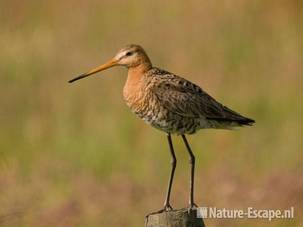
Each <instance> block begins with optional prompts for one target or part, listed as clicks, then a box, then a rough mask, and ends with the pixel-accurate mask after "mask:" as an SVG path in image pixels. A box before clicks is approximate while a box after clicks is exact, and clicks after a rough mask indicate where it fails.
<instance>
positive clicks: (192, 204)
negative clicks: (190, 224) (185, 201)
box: [187, 203, 199, 213]
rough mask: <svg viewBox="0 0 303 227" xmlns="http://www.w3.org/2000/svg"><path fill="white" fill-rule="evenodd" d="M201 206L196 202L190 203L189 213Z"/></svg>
mask: <svg viewBox="0 0 303 227" xmlns="http://www.w3.org/2000/svg"><path fill="white" fill-rule="evenodd" d="M198 207H199V206H198V205H197V204H195V203H190V204H189V207H188V209H187V210H188V213H190V212H191V211H192V210H196V209H197V208H198Z"/></svg>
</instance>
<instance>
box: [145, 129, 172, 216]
mask: <svg viewBox="0 0 303 227" xmlns="http://www.w3.org/2000/svg"><path fill="white" fill-rule="evenodd" d="M167 140H168V145H169V151H170V154H171V165H172V166H171V172H170V177H169V181H168V187H167V193H166V197H165V201H164V208H163V209H161V210H159V211H156V212H152V213H149V214H148V215H146V218H147V217H148V216H149V215H152V214H158V213H162V212H163V211H168V210H172V209H173V208H172V207H171V205H170V202H169V201H170V192H171V187H172V184H173V179H174V174H175V169H176V166H177V159H176V155H175V152H174V147H173V143H172V140H171V135H170V134H167Z"/></svg>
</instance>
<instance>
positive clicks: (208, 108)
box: [69, 45, 255, 212]
mask: <svg viewBox="0 0 303 227" xmlns="http://www.w3.org/2000/svg"><path fill="white" fill-rule="evenodd" d="M119 65H120V66H125V67H127V68H128V77H127V80H126V83H125V86H124V89H123V97H124V99H125V101H126V103H127V105H128V106H129V107H130V109H131V110H132V112H134V113H135V114H136V115H138V116H139V117H140V118H141V119H143V120H144V121H145V122H147V123H148V124H150V125H151V126H153V127H155V128H157V129H160V130H162V131H164V132H165V133H166V134H167V140H168V145H169V150H170V154H171V164H172V167H171V172H170V177H169V181H168V188H167V193H166V198H165V202H164V208H163V209H162V210H160V211H159V212H161V211H166V210H172V207H171V205H170V193H171V187H172V183H173V178H174V173H175V169H176V164H177V159H176V156H175V152H174V148H173V144H172V139H171V134H177V135H181V136H182V139H183V142H184V144H185V147H186V149H187V151H188V154H189V160H190V166H191V172H190V194H189V208H190V209H191V208H194V207H196V205H195V203H194V170H195V156H194V154H193V152H192V150H191V148H190V146H189V143H188V141H187V139H186V137H185V134H193V133H195V132H197V131H198V130H199V129H206V128H215V129H231V128H233V127H235V126H244V125H252V124H253V123H254V122H255V121H254V120H252V119H249V118H247V117H243V116H241V115H240V114H238V113H237V112H235V111H233V110H231V109H229V108H228V107H226V106H224V105H222V104H220V103H219V102H217V101H216V100H215V99H214V98H212V97H211V96H210V95H208V94H207V93H206V92H205V91H203V90H202V89H201V88H200V87H199V86H197V85H195V84H194V83H192V82H190V81H188V80H186V79H184V78H182V77H180V76H177V75H175V74H173V73H170V72H167V71H165V70H162V69H159V68H156V67H153V66H152V63H151V61H150V59H149V57H148V56H147V54H146V52H145V51H144V50H143V48H142V47H141V46H139V45H128V46H126V47H125V48H123V49H121V50H120V51H118V53H117V54H116V55H115V56H114V57H113V58H112V59H111V60H109V61H108V62H106V63H105V64H103V65H101V66H99V67H97V68H95V69H93V70H91V71H88V72H87V73H84V74H81V75H80V76H78V77H76V78H74V79H72V80H70V81H69V82H70V83H72V82H74V81H76V80H79V79H82V78H85V77H88V76H90V75H93V74H95V73H97V72H100V71H102V70H105V69H108V68H110V67H113V66H119Z"/></svg>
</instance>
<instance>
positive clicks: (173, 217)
mask: <svg viewBox="0 0 303 227" xmlns="http://www.w3.org/2000/svg"><path fill="white" fill-rule="evenodd" d="M145 227H205V225H204V222H203V219H202V218H198V217H197V210H196V209H190V210H189V209H188V208H182V209H179V210H172V211H165V212H162V213H159V214H151V215H148V216H147V217H146V219H145Z"/></svg>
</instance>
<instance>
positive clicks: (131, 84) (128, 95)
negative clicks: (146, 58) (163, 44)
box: [123, 62, 152, 104]
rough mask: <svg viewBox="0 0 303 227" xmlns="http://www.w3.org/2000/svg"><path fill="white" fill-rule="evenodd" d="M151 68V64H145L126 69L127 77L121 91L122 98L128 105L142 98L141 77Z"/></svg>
mask: <svg viewBox="0 0 303 227" xmlns="http://www.w3.org/2000/svg"><path fill="white" fill-rule="evenodd" d="M151 68H152V65H151V63H150V62H147V63H142V64H140V65H138V66H136V67H130V68H129V69H128V76H127V80H126V83H125V85H124V89H123V96H124V99H125V100H126V102H127V103H128V104H130V102H136V101H138V99H140V98H142V97H141V96H142V88H143V87H144V80H143V79H144V78H143V77H144V74H145V73H146V72H147V71H148V70H150V69H151Z"/></svg>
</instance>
